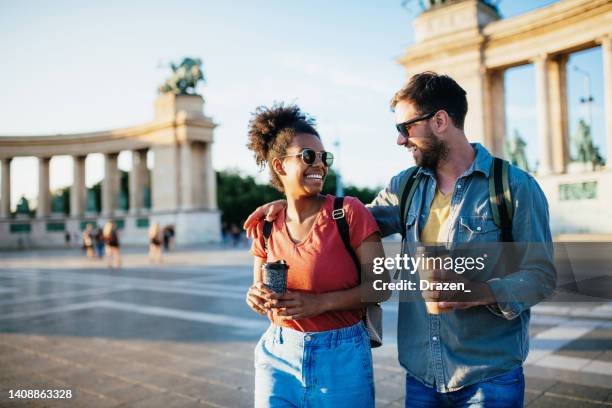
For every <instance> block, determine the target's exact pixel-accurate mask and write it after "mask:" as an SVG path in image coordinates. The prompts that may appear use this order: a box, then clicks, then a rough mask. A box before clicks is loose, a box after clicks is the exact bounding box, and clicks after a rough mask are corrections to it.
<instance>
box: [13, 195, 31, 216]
mask: <svg viewBox="0 0 612 408" xmlns="http://www.w3.org/2000/svg"><path fill="white" fill-rule="evenodd" d="M15 212H16V213H17V214H18V215H28V216H29V215H30V204H29V203H28V199H27V198H25V197H24V196H21V198H20V199H19V202H18V203H17V207H16V209H15Z"/></svg>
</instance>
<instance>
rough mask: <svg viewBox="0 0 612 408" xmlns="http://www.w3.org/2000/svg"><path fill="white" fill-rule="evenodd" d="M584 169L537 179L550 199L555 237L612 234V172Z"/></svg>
mask: <svg viewBox="0 0 612 408" xmlns="http://www.w3.org/2000/svg"><path fill="white" fill-rule="evenodd" d="M577 164H579V163H577ZM574 170H577V169H574ZM582 170H583V171H580V172H576V173H573V174H569V173H568V174H556V175H549V176H541V177H537V180H538V183H539V184H540V187H541V188H542V190H543V191H544V194H545V195H546V198H547V199H548V206H549V212H550V227H551V230H552V233H553V235H559V234H612V212H611V211H610V203H612V189H611V188H610V186H612V170H610V169H605V168H604V169H601V170H598V171H586V169H585V168H582Z"/></svg>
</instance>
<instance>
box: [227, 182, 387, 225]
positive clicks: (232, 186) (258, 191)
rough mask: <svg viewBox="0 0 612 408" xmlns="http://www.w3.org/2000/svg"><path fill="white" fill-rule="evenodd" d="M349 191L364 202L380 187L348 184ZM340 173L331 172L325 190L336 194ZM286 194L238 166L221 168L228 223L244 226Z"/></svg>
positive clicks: (349, 194) (347, 190)
mask: <svg viewBox="0 0 612 408" xmlns="http://www.w3.org/2000/svg"><path fill="white" fill-rule="evenodd" d="M344 191H345V193H346V195H348V196H353V197H357V198H359V199H360V200H361V201H362V202H363V203H369V202H370V201H372V200H373V199H374V197H375V196H376V193H377V191H378V190H377V189H371V188H360V187H355V186H346V187H345V189H344ZM335 192H336V173H335V172H334V171H333V170H330V172H329V173H328V175H327V179H326V181H325V186H324V187H323V194H335ZM282 198H284V195H283V194H282V193H280V192H279V191H277V190H276V189H275V188H273V187H272V186H270V185H269V184H258V183H257V182H256V181H255V178H253V177H251V176H243V175H241V174H240V172H239V171H238V170H227V171H219V172H217V202H218V205H219V209H220V210H221V213H222V215H221V221H222V222H223V224H224V225H225V226H226V227H229V226H231V225H232V224H236V225H238V226H242V224H243V223H244V221H245V220H246V218H247V216H248V215H249V214H251V212H253V210H254V209H255V208H257V207H259V206H260V205H262V204H265V203H269V202H270V201H274V200H278V199H282Z"/></svg>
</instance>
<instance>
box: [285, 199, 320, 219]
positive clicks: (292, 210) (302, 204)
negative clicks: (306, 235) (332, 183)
mask: <svg viewBox="0 0 612 408" xmlns="http://www.w3.org/2000/svg"><path fill="white" fill-rule="evenodd" d="M324 200H325V198H324V197H323V196H322V195H321V194H317V195H314V196H301V197H292V196H289V195H287V221H294V222H297V223H300V224H301V223H302V222H304V221H305V220H307V219H308V218H310V217H311V216H312V215H314V214H316V213H318V212H319V210H320V208H321V203H322V202H323V201H324Z"/></svg>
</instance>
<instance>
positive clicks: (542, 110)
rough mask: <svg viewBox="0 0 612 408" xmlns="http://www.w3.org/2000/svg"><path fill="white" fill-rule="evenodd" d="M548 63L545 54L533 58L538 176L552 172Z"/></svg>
mask: <svg viewBox="0 0 612 408" xmlns="http://www.w3.org/2000/svg"><path fill="white" fill-rule="evenodd" d="M548 63H549V57H548V55H545V54H544V55H540V56H538V57H537V58H535V59H534V65H535V71H536V94H537V112H538V142H539V144H540V149H539V150H540V151H539V157H540V163H539V166H538V175H539V176H545V175H547V174H551V173H552V161H551V156H552V154H551V137H550V104H549V101H548Z"/></svg>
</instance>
